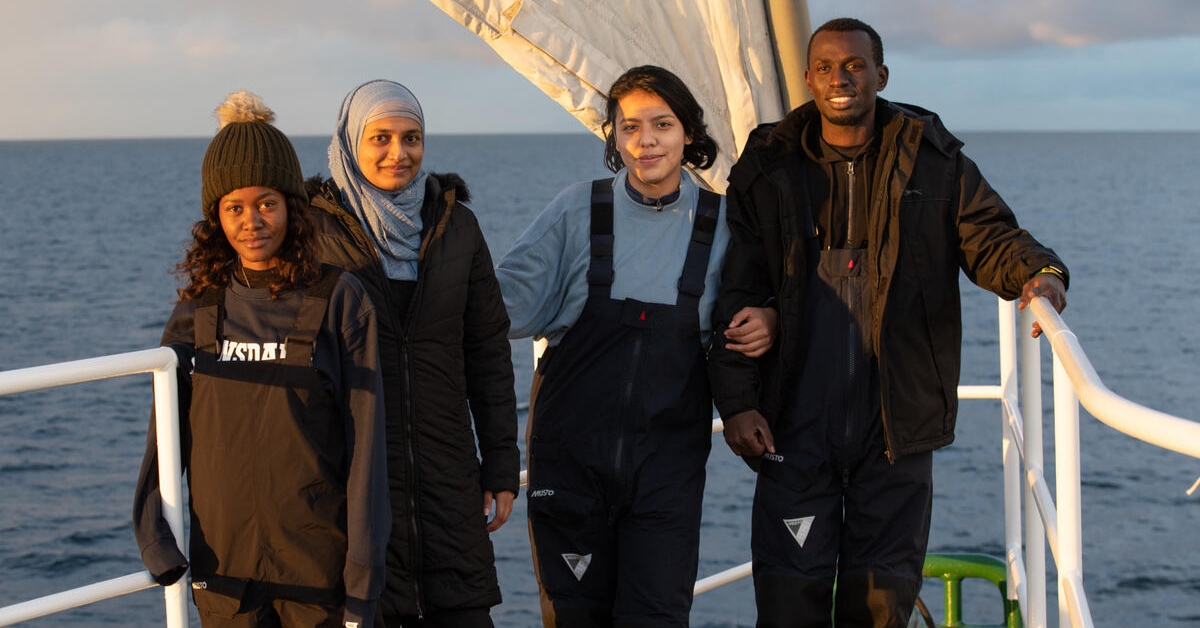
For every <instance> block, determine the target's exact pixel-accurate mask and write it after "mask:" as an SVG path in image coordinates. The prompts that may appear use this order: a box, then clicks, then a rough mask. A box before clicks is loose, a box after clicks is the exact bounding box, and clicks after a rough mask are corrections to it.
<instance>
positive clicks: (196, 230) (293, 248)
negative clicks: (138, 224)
mask: <svg viewBox="0 0 1200 628" xmlns="http://www.w3.org/2000/svg"><path fill="white" fill-rule="evenodd" d="M286 199H287V212H288V214H287V233H286V235H285V236H284V239H283V244H282V245H281V246H280V247H279V250H278V251H277V252H276V253H275V259H276V261H277V262H278V263H277V265H276V267H275V269H276V270H277V271H278V272H279V278H280V279H279V281H277V282H276V283H273V284H271V285H270V286H269V288H270V289H271V298H278V297H279V295H280V293H282V292H284V291H285V290H290V289H294V288H303V287H307V286H310V285H312V284H313V283H315V282H316V281H317V280H318V279H320V277H321V264H320V262H319V261H318V260H317V246H316V227H315V225H314V224H313V220H312V217H311V216H310V215H309V213H308V211H309V210H308V199H307V198H303V199H302V198H300V197H297V196H291V195H288V196H287V197H286ZM214 205H215V204H214ZM206 214H207V215H210V216H212V218H206V219H204V220H201V221H200V222H197V223H196V224H194V225H192V243H191V244H190V245H188V249H187V254H186V255H185V256H184V258H183V261H182V262H179V264H178V265H176V266H175V270H174V274H175V275H178V276H180V277H185V278H186V279H187V286H185V287H183V288H180V289H179V290H178V292H179V300H180V301H190V300H193V299H196V298H199V297H200V295H201V294H203V293H204V292H205V291H206V290H210V289H213V288H223V287H225V286H228V285H229V275H230V271H231V270H232V269H233V265H234V264H235V263H236V262H237V258H238V256H237V252H235V251H234V250H233V246H231V245H230V244H229V240H227V239H226V238H225V231H224V230H222V229H221V222H220V219H219V218H217V212H216V208H215V206H214V208H213V211H209V212H206Z"/></svg>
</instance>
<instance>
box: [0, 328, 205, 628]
mask: <svg viewBox="0 0 1200 628" xmlns="http://www.w3.org/2000/svg"><path fill="white" fill-rule="evenodd" d="M178 364H179V360H178V358H177V357H176V355H175V352H174V351H172V350H170V349H165V348H158V349H148V350H145V351H134V352H131V353H121V354H117V355H109V356H104V357H99V358H91V359H87V360H78V361H75V362H63V363H60V364H48V365H45V366H35V367H31V368H24V369H17V370H13V371H3V372H0V395H12V394H16V393H21V392H29V391H33V390H42V389H46V388H56V387H59V386H68V385H71V384H81V383H84V382H91V381H96V380H101V379H110V378H115V377H126V376H129V375H137V374H140V373H152V374H153V376H154V411H155V417H156V421H157V423H156V429H157V430H158V464H159V469H158V472H159V484H160V487H161V492H162V500H163V513H164V516H165V517H166V519H167V523H168V524H169V525H170V526H171V532H172V533H174V534H175V538H176V539H177V541H178V542H179V543H180V544H181V545H182V543H183V502H182V496H183V483H182V478H181V475H182V465H181V463H180V457H179V388H178V386H177V381H176V380H177V378H176V372H175V369H176V367H177V366H178ZM181 549H182V548H181ZM186 581H187V579H186V578H181V579H180V580H179V581H178V582H176V583H175V584H173V585H171V586H169V587H165V588H164V589H163V596H164V602H165V604H166V614H167V626H168V627H170V628H187V625H188V615H187V591H186V590H185V588H184V583H185V582H186ZM153 586H157V585H156V584H155V583H154V579H153V578H152V577H151V576H150V574H149V573H148V572H145V571H142V572H140V573H134V574H129V575H127V576H121V577H118V578H113V579H111V580H106V581H104V582H98V583H95V584H90V585H87V586H83V587H79V588H76V589H71V590H69V591H63V592H61V593H55V594H53V595H47V596H45V597H40V598H37V599H34V600H29V601H26V602H21V603H19V604H13V605H11V606H5V607H3V608H0V626H10V625H12V624H16V623H20V622H23V621H29V620H31V619H35V618H38V617H44V616H46V615H51V614H53V613H58V612H62V611H65V610H70V609H72V608H78V607H80V606H84V605H87V604H91V603H93V602H99V601H101V600H106V599H109V598H114V597H119V596H122V595H127V594H129V593H134V592H137V591H141V590H143V589H148V588H150V587H153Z"/></svg>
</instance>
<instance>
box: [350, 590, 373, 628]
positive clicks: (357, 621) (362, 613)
mask: <svg viewBox="0 0 1200 628" xmlns="http://www.w3.org/2000/svg"><path fill="white" fill-rule="evenodd" d="M377 605H378V602H377V601H376V600H360V599H358V598H356V597H349V596H347V597H346V612H345V613H344V614H343V616H342V626H343V627H344V628H373V627H374V626H375V607H376V606H377Z"/></svg>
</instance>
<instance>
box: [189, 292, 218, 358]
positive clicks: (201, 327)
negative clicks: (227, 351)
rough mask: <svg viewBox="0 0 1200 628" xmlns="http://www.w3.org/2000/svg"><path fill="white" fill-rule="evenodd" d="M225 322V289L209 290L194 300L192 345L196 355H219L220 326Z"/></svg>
mask: <svg viewBox="0 0 1200 628" xmlns="http://www.w3.org/2000/svg"><path fill="white" fill-rule="evenodd" d="M224 320H225V288H224V287H220V288H209V289H208V290H205V291H204V292H202V293H201V294H200V297H199V298H197V299H196V312H195V313H194V314H193V315H192V335H193V338H192V345H193V346H194V347H196V353H197V354H201V353H209V354H212V355H220V352H221V326H222V323H223V322H224Z"/></svg>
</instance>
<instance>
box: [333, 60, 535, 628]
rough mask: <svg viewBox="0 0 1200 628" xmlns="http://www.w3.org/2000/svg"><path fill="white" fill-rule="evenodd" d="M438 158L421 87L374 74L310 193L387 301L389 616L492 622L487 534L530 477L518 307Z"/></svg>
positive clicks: (338, 244) (495, 597)
mask: <svg viewBox="0 0 1200 628" xmlns="http://www.w3.org/2000/svg"><path fill="white" fill-rule="evenodd" d="M424 154H425V117H424V113H423V111H422V109H421V105H420V103H419V102H418V101H417V98H416V96H414V95H413V93H412V92H411V91H409V90H408V89H407V88H406V87H404V86H403V85H400V84H399V83H395V82H392V81H385V80H376V81H370V82H368V83H365V84H363V85H360V86H358V87H356V88H355V89H354V90H353V91H351V92H350V94H349V95H347V96H346V99H345V101H344V102H343V103H342V108H341V111H340V112H339V114H338V123H337V130H336V132H335V133H334V136H333V140H332V142H331V144H330V146H329V168H330V172H331V174H332V178H330V179H329V180H327V181H321V180H320V179H313V180H310V187H309V193H310V196H311V197H312V215H313V220H314V222H315V223H316V225H317V233H318V236H317V239H318V240H319V241H320V243H321V251H322V260H323V261H325V262H328V263H332V264H335V265H337V266H340V267H342V268H344V269H346V270H349V271H352V272H353V273H354V274H355V275H356V276H357V277H358V278H359V279H361V280H362V282H363V284H364V285H365V286H366V288H367V291H368V293H369V294H370V295H371V300H372V301H373V302H374V303H375V305H376V308H377V309H378V312H379V354H380V359H381V370H382V373H383V383H384V390H385V394H384V399H385V401H386V406H387V408H386V413H387V458H388V481H389V489H390V491H391V506H392V532H391V538H390V540H389V543H388V552H387V582H386V586H385V589H384V592H383V595H382V596H381V597H380V609H381V611H382V618H383V621H384V624H385V625H386V626H388V627H389V628H394V627H399V626H421V627H423V628H424V627H447V628H449V627H454V628H487V627H490V626H492V620H491V616H490V608H491V607H492V606H494V605H496V604H499V603H500V601H501V598H500V588H499V585H498V582H497V578H496V569H495V565H494V562H495V557H494V553H493V548H492V542H491V539H490V537H489V532H492V531H495V530H497V529H499V528H500V526H501V525H503V524H504V522H505V521H507V519H508V517H509V514H510V513H511V512H512V504H513V500H514V498H515V496H516V492H517V490H518V487H519V485H520V484H519V474H520V453H519V451H518V449H517V440H516V438H517V417H516V394H515V391H514V389H513V371H512V361H511V355H510V350H509V344H508V338H507V333H508V316H507V315H506V313H505V311H504V303H503V300H502V299H501V297H500V288H499V285H498V284H497V282H496V277H495V274H494V272H493V267H492V258H491V255H490V253H489V251H488V247H487V244H486V242H484V238H483V234H482V232H481V231H480V229H479V223H478V222H477V220H476V218H475V215H474V214H473V213H472V212H471V210H470V209H469V208H468V207H467V206H466V205H465V202H466V201H467V200H468V198H469V197H468V193H467V187H466V184H465V183H464V182H463V180H462V179H461V178H459V177H458V176H457V175H454V174H436V173H430V172H428V171H426V170H425V169H424V168H422V160H423V157H424ZM477 451H478V455H477V454H476V452H477Z"/></svg>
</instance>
